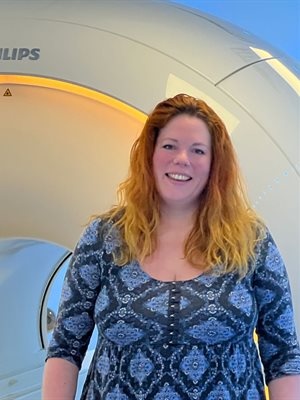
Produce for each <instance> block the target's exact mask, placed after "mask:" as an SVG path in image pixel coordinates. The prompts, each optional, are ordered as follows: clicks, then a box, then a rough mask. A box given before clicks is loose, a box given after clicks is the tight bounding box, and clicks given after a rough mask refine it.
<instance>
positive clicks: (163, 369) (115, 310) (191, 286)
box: [48, 220, 300, 400]
mask: <svg viewBox="0 0 300 400" xmlns="http://www.w3.org/2000/svg"><path fill="white" fill-rule="evenodd" d="M110 228H111V226H110V224H109V223H107V222H103V221H101V220H95V221H94V222H92V223H91V224H90V225H89V226H88V227H87V229H86V230H85V232H84V233H83V235H82V237H81V238H80V240H79V243H78V245H77V247H76V249H75V252H74V254H73V257H72V260H71V262H70V266H69V268H68V271H67V274H66V277H65V281H64V286H63V291H62V296H61V301H60V308H59V314H58V324H57V326H56V328H55V330H54V333H53V338H52V341H51V343H50V345H49V349H48V357H61V358H65V359H67V360H68V361H70V362H72V363H74V364H75V365H77V366H78V368H80V367H81V363H82V360H83V357H84V355H85V352H86V349H87V346H88V342H89V339H90V336H91V334H92V331H93V329H94V326H96V329H97V330H98V333H99V336H100V340H99V341H98V344H97V347H96V349H95V352H94V357H93V360H92V362H91V365H90V369H89V372H88V375H87V378H86V382H85V385H84V388H83V392H82V395H81V399H82V400H86V399H90V400H98V399H103V400H127V399H128V400H134V399H136V400H153V399H154V400H185V399H187V400H189V399H190V400H217V399H222V400H241V399H247V400H263V399H265V395H264V378H263V371H264V376H265V380H266V382H267V383H268V382H269V381H270V380H272V379H275V378H278V377H281V376H284V375H293V374H300V350H299V344H298V342H297V338H296V332H295V326H294V320H293V310H292V304H291V296H290V290H289V282H288V278H287V274H286V270H285V266H284V263H283V261H282V259H281V257H280V254H279V252H278V249H277V247H276V245H275V243H274V241H273V239H272V237H271V235H270V234H269V233H268V232H267V234H266V237H265V239H264V240H262V241H261V242H260V243H259V244H258V245H257V248H256V259H255V265H254V266H253V267H254V268H253V269H251V270H252V272H249V273H248V275H247V276H245V277H244V278H243V279H242V280H238V277H237V275H236V274H234V273H231V274H227V275H221V274H220V271H221V268H222V266H216V267H215V269H214V270H213V271H211V272H210V273H207V274H202V275H200V276H198V277H197V278H195V279H191V280H187V281H179V282H162V281H159V280H156V279H153V278H152V277H150V276H149V275H148V274H146V273H145V272H144V271H143V270H142V269H141V267H140V265H139V263H138V262H136V261H133V262H131V263H129V264H127V265H125V266H123V267H118V266H116V265H115V264H114V262H113V257H112V252H113V251H116V250H117V249H118V247H119V246H121V244H122V242H121V239H120V235H119V233H118V231H116V230H115V229H114V230H111V229H110ZM255 328H256V330H257V333H258V335H259V352H258V348H257V346H256V344H255V343H254V341H253V331H254V329H255ZM259 353H260V356H259ZM260 358H261V360H262V364H263V367H262V365H261V362H260Z"/></svg>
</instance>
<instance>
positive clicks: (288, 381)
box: [268, 375, 300, 400]
mask: <svg viewBox="0 0 300 400" xmlns="http://www.w3.org/2000/svg"><path fill="white" fill-rule="evenodd" d="M268 388H269V395H270V400H287V399H289V400H298V399H299V398H300V375H294V376H284V377H282V378H278V379H274V380H273V381H271V382H270V383H269V386H268Z"/></svg>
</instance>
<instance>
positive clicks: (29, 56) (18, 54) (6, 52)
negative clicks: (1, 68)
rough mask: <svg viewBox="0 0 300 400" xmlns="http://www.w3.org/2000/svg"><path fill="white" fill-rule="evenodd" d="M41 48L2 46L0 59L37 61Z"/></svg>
mask: <svg viewBox="0 0 300 400" xmlns="http://www.w3.org/2000/svg"><path fill="white" fill-rule="evenodd" d="M40 51H41V49H37V48H34V49H27V48H26V47H20V48H16V47H14V48H13V49H9V48H8V47H0V60H3V61H9V60H17V61H22V60H31V61H36V60H38V59H39V58H40Z"/></svg>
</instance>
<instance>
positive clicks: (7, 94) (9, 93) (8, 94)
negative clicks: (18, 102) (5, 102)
mask: <svg viewBox="0 0 300 400" xmlns="http://www.w3.org/2000/svg"><path fill="white" fill-rule="evenodd" d="M3 96H12V94H11V91H10V90H9V89H6V90H5V92H4V95H3Z"/></svg>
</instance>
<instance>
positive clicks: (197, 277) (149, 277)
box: [135, 260, 208, 285]
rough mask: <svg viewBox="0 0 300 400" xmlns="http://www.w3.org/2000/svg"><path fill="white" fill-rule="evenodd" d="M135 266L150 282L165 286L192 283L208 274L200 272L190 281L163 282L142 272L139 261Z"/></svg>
mask: <svg viewBox="0 0 300 400" xmlns="http://www.w3.org/2000/svg"><path fill="white" fill-rule="evenodd" d="M135 263H136V265H137V266H138V268H139V270H140V271H141V272H142V273H143V274H144V275H145V276H146V277H147V278H148V279H150V280H152V281H155V282H158V283H165V284H173V285H175V284H183V283H187V282H193V281H196V280H198V279H200V278H201V277H202V276H203V275H207V274H208V272H201V273H200V274H198V275H196V276H195V277H193V278H190V279H183V280H170V281H169V280H168V281H163V280H161V279H157V278H155V277H154V276H152V275H150V274H149V273H148V272H146V271H144V269H143V268H142V266H141V264H140V263H139V261H137V260H136V261H135Z"/></svg>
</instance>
